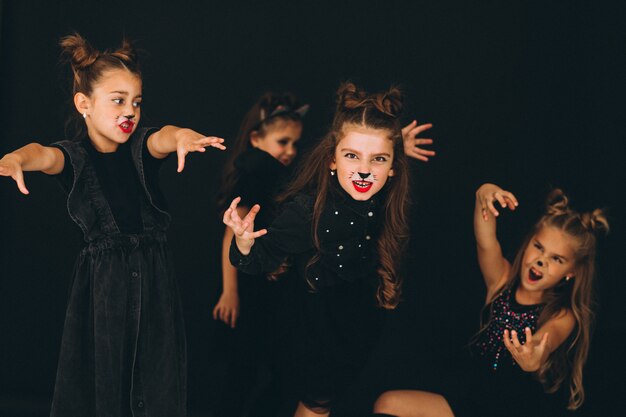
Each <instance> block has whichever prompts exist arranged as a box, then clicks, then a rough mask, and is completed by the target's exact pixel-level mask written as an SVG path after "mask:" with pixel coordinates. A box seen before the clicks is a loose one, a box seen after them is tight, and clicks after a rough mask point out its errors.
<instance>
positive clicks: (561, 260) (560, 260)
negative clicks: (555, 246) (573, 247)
mask: <svg viewBox="0 0 626 417" xmlns="http://www.w3.org/2000/svg"><path fill="white" fill-rule="evenodd" d="M552 259H554V260H555V261H556V262H557V263H559V264H562V263H563V259H562V258H561V257H559V256H553V257H552Z"/></svg>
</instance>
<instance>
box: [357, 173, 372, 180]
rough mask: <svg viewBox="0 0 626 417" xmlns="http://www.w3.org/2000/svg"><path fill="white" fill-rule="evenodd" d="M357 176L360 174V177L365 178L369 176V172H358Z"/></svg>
mask: <svg viewBox="0 0 626 417" xmlns="http://www.w3.org/2000/svg"><path fill="white" fill-rule="evenodd" d="M359 176H360V177H361V178H362V179H365V178H367V177H369V176H370V174H369V172H368V173H367V174H364V173H362V172H359Z"/></svg>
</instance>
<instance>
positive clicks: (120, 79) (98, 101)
mask: <svg viewBox="0 0 626 417" xmlns="http://www.w3.org/2000/svg"><path fill="white" fill-rule="evenodd" d="M74 102H75V104H76V108H77V109H78V111H79V112H81V113H82V114H86V115H87V117H86V118H85V122H86V124H87V131H88V133H89V138H90V139H91V141H92V142H93V143H94V145H95V147H96V149H98V150H99V151H101V152H112V151H115V150H116V149H117V146H118V145H119V144H122V143H125V142H126V141H127V140H128V138H130V135H131V134H132V133H133V132H134V131H135V129H136V128H137V124H138V123H139V119H140V116H141V109H140V105H141V78H139V77H138V76H137V75H136V74H133V73H132V72H130V71H128V70H124V69H116V70H111V71H107V72H105V73H104V74H103V75H102V77H101V78H100V80H99V81H98V82H97V83H96V84H95V85H94V86H93V91H92V93H91V95H90V96H89V97H87V96H85V95H84V94H81V93H78V94H76V96H75V97H74Z"/></svg>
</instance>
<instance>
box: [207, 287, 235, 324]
mask: <svg viewBox="0 0 626 417" xmlns="http://www.w3.org/2000/svg"><path fill="white" fill-rule="evenodd" d="M238 318H239V294H237V292H236V291H234V292H223V293H222V295H221V296H220V299H219V301H218V302H217V304H216V305H215V308H214V309H213V319H214V320H222V321H223V322H224V323H226V324H227V325H229V326H230V327H231V328H232V329H234V328H235V326H236V324H237V319H238Z"/></svg>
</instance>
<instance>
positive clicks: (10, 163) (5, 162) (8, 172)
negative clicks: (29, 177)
mask: <svg viewBox="0 0 626 417" xmlns="http://www.w3.org/2000/svg"><path fill="white" fill-rule="evenodd" d="M0 176H3V177H11V178H13V179H14V180H15V182H16V183H17V188H19V190H20V191H21V192H22V194H28V189H27V188H26V184H25V183H24V171H22V165H21V164H20V163H19V162H18V161H17V160H16V159H15V157H14V156H11V154H8V155H5V156H4V157H3V158H2V159H0Z"/></svg>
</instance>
